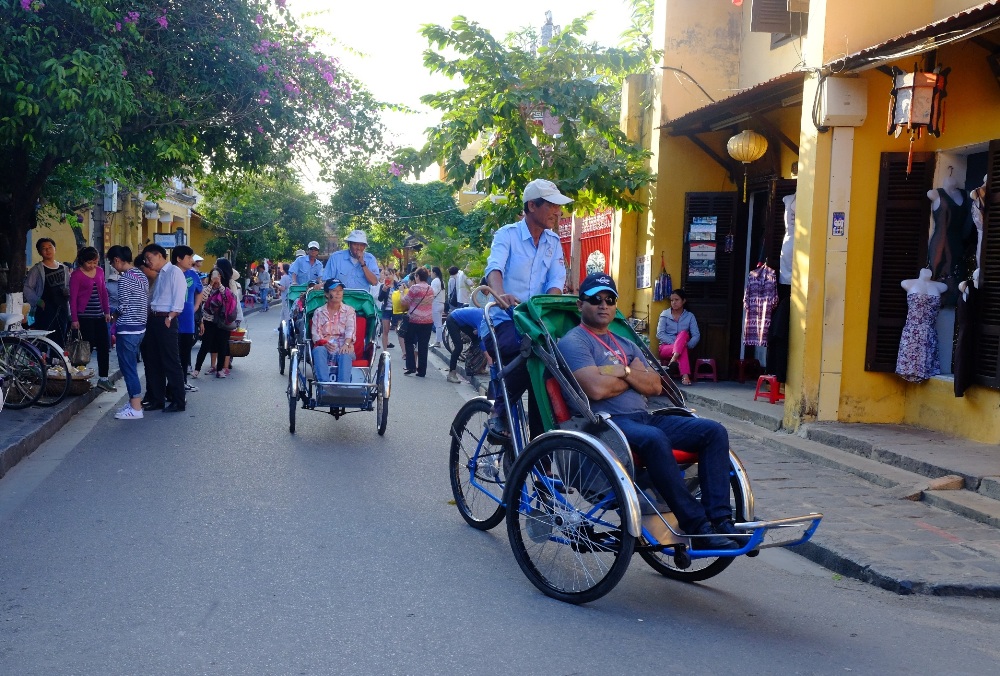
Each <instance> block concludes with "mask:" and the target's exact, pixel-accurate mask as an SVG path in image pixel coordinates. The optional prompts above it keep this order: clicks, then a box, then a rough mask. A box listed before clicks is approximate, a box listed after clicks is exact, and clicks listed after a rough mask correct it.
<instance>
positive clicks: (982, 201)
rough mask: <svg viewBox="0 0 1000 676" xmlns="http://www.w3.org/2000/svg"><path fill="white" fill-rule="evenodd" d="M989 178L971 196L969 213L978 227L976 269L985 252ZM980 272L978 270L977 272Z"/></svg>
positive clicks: (984, 179)
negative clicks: (984, 222) (984, 238)
mask: <svg viewBox="0 0 1000 676" xmlns="http://www.w3.org/2000/svg"><path fill="white" fill-rule="evenodd" d="M988 178H989V176H983V184H982V185H981V186H979V187H978V188H976V189H975V190H973V191H972V193H971V194H970V195H969V197H971V198H972V204H970V205H969V211H970V212H971V214H972V223H973V225H975V226H976V268H978V267H979V265H980V264H981V263H982V261H981V260H980V254H981V253H982V250H983V220H984V218H985V216H986V181H987V179H988ZM978 271H979V270H978V269H977V270H976V272H978ZM977 287H978V285H977Z"/></svg>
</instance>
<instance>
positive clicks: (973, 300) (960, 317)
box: [955, 282, 979, 397]
mask: <svg viewBox="0 0 1000 676" xmlns="http://www.w3.org/2000/svg"><path fill="white" fill-rule="evenodd" d="M961 286H965V290H964V291H963V292H962V293H961V294H960V295H959V297H958V307H957V308H956V310H955V323H956V324H957V325H958V337H957V338H956V340H955V396H956V397H962V396H965V391H966V390H967V389H969V385H971V384H972V382H973V377H974V374H975V370H976V369H975V363H976V362H975V358H976V316H977V313H978V308H977V305H978V303H979V289H977V288H976V287H975V286H973V285H972V284H969V283H968V282H965V283H964V284H961V285H959V287H960V289H961Z"/></svg>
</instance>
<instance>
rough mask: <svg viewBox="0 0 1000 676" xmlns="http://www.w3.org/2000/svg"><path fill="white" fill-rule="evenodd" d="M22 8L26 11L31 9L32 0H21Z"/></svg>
mask: <svg viewBox="0 0 1000 676" xmlns="http://www.w3.org/2000/svg"><path fill="white" fill-rule="evenodd" d="M21 9H23V10H24V11H26V12H27V11H29V10H30V9H31V0H21Z"/></svg>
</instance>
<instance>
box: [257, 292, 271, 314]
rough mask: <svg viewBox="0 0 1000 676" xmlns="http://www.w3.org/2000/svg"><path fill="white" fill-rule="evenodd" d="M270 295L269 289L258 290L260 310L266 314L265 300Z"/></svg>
mask: <svg viewBox="0 0 1000 676" xmlns="http://www.w3.org/2000/svg"><path fill="white" fill-rule="evenodd" d="M270 295H271V290H270V289H266V288H264V289H261V290H260V309H261V310H262V311H264V312H267V298H268V296H270Z"/></svg>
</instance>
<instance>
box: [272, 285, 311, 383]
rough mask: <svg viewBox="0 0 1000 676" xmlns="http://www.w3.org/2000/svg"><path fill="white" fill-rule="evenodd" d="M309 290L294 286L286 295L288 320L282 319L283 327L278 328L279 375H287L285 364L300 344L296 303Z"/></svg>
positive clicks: (304, 286) (305, 287)
mask: <svg viewBox="0 0 1000 676" xmlns="http://www.w3.org/2000/svg"><path fill="white" fill-rule="evenodd" d="M308 290H309V285H308V284H292V285H290V286H289V287H288V293H287V294H286V295H285V303H286V304H287V305H288V319H282V320H281V326H279V327H278V373H280V374H281V375H285V363H286V362H287V361H288V357H289V355H290V354H291V352H292V348H294V347H295V345H296V343H297V342H298V336H297V335H296V333H295V316H296V313H297V310H296V303H298V301H299V298H300V297H301V296H302V294H304V293H305V292H306V291H308Z"/></svg>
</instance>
